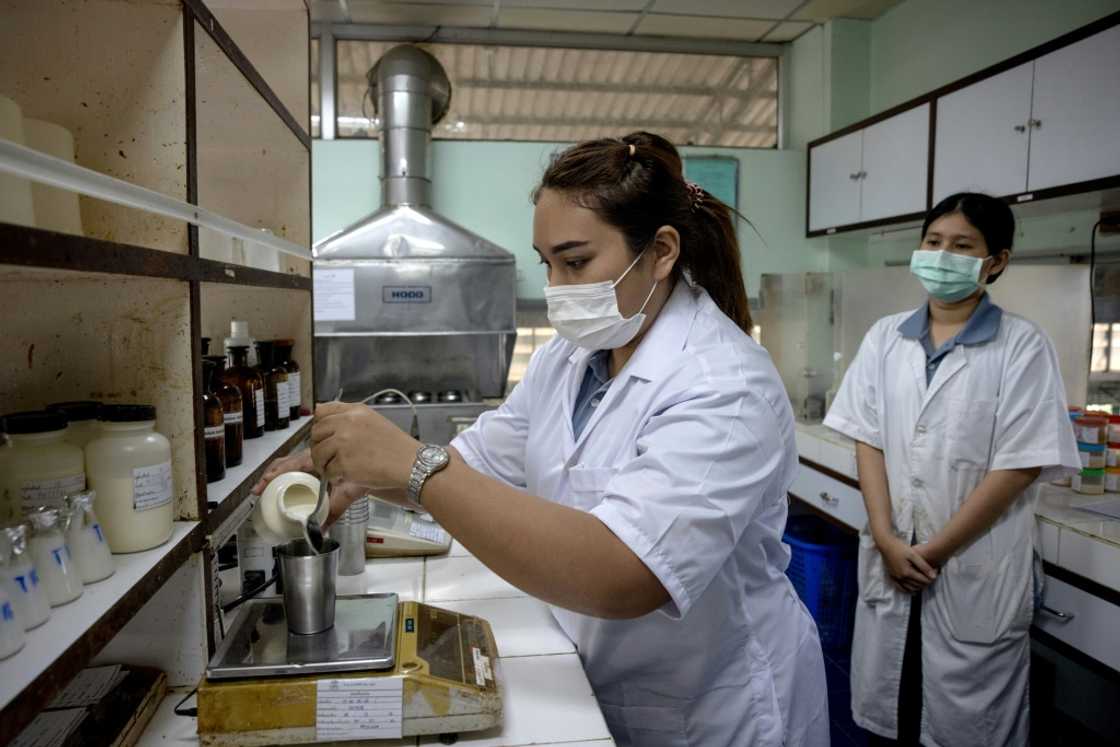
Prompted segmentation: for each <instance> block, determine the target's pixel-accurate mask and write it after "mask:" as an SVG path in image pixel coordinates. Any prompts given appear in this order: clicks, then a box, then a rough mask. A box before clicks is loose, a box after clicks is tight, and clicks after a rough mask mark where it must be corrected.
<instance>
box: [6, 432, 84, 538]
mask: <svg viewBox="0 0 1120 747" xmlns="http://www.w3.org/2000/svg"><path fill="white" fill-rule="evenodd" d="M3 427H4V432H5V433H6V434H7V435H8V443H7V444H5V445H4V446H2V447H0V496H2V498H3V500H2V501H0V521H12V520H15V519H18V518H19V517H20V516H21V515H22V513H23V511H24V509H26V508H30V507H32V506H61V505H62V500H63V498H64V497H65V496H67V495H69V494H70V493H77V492H80V491H82V490H85V488H86V474H85V469H84V464H83V461H82V450H81V449H79V448H78V447H77V446H74V445H73V444H69V443H66V440H65V437H66V416H65V415H63V414H62V413H60V412H46V411H45V410H37V411H32V412H18V413H12V414H10V415H5V416H4V420H3Z"/></svg>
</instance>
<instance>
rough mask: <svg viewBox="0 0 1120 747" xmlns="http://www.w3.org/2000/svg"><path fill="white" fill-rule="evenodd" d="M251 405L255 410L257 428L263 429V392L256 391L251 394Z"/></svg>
mask: <svg viewBox="0 0 1120 747" xmlns="http://www.w3.org/2000/svg"><path fill="white" fill-rule="evenodd" d="M253 403H254V404H255V405H256V408H257V427H258V428H263V427H264V392H263V391H261V390H260V389H257V390H256V391H254V392H253Z"/></svg>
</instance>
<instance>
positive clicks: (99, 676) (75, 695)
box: [47, 664, 127, 708]
mask: <svg viewBox="0 0 1120 747" xmlns="http://www.w3.org/2000/svg"><path fill="white" fill-rule="evenodd" d="M122 675H124V676H127V675H126V673H124V672H121V668H120V665H119V664H113V665H110V666H105V667H90V668H88V669H83V670H82V671H80V672H78V674H77V676H75V677H74V679H72V680H70V684H69V685H67V686H66V689H65V690H63V691H62V692H61V693H59V694H58V697H56V698H55V699H54V700H53V701H52V702H51V704H50V705H49V706H47V707H48V708H85V707H86V706H91V705H96V704H97V701H99V700H101V698H103V697H105V695H106V693H108V692H109V691H110V690H112V689H113V688H114V687H116V686H117V684H119V683H120V682H121V680H123V679H124V676H122Z"/></svg>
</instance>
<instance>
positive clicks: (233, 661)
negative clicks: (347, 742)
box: [198, 594, 502, 747]
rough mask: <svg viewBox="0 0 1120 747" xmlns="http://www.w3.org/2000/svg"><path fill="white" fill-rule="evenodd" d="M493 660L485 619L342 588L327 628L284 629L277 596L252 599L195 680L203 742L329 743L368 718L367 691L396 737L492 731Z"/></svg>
mask: <svg viewBox="0 0 1120 747" xmlns="http://www.w3.org/2000/svg"><path fill="white" fill-rule="evenodd" d="M497 658H498V650H497V646H496V644H495V643H494V636H493V633H492V632H491V630H490V624H489V623H487V622H486V621H485V620H482V619H480V618H477V617H471V616H469V615H462V614H459V613H457V612H451V611H449V610H443V609H439V608H438V607H430V606H428V605H426V604H420V603H418V602H403V603H400V604H398V601H397V595H396V594H366V595H358V596H339V597H338V598H337V600H336V604H335V623H334V627H333V628H331V629H329V630H327V631H324V632H323V633H318V634H316V635H296V634H292V633H289V632H288V625H287V621H286V620H285V618H284V606H283V604H282V602H280V601H279V600H276V599H254V600H250V601H249V602H247V603H245V605H244V608H243V609H242V610H241V613H240V614H239V615H238V618H237V621H236V623H235V624H234V626H233V628H232V629H231V630H230V633H229V635H228V636H227V637H226V638H225V640H223V641H222V643H221V645H220V646H219V647H218V650H217V652H216V653H215V654H214V657H213V659H211V661H210V665H209V667H208V668H207V670H206V678H205V679H204V680H203V681H202V684H201V685H199V688H198V734H199V739H200V741H201V743H202V744H203V745H208V746H210V747H235V746H236V747H251V746H252V745H272V744H307V743H315V742H323V741H334V740H336V739H338V738H339V737H338V735H339V734H340V733H343V732H345V730H346V729H351V730H352V729H356V728H360V727H361V725H362V724H363V723H366V722H367V721H368V720H370V719H372V718H374V717H373V716H371V715H370V709H371V708H373V705H372V704H373V703H374V700H375V698H376V700H377V703H378V704H379V705H378V707H379V708H383V711H382V712H380V713H381V715H378V716H377V718H383V717H384V718H387V719H388V722H389V723H388V728H397V729H398V733H399V736H403V737H410V736H418V735H423V734H441V735H442V734H454V733H457V732H468V731H479V730H482V729H489V728H491V727H494V726H498V725H499V724H500V723H501V720H502V699H501V693H500V692H499V689H498V683H497V680H496V679H495V672H494V665H495V663H496V662H497ZM393 681H399V683H400V684H399V686H397V685H395V684H394V682H393ZM375 690H376V693H377V694H376V696H374V695H367V694H366V693H373V692H374V691H375ZM383 691H384V692H383ZM340 694H342V695H343V696H345V697H341V698H340V697H339V695H340ZM339 704H341V706H340V705H339ZM386 704H388V705H386ZM398 705H399V708H398V707H397V706H398ZM340 709H341V710H340ZM385 714H387V716H385ZM340 729H341V730H343V731H340ZM345 733H347V734H354V733H356V732H352V731H351V732H345ZM386 736H390V735H386ZM393 736H395V735H393ZM344 738H354V737H353V736H350V737H344Z"/></svg>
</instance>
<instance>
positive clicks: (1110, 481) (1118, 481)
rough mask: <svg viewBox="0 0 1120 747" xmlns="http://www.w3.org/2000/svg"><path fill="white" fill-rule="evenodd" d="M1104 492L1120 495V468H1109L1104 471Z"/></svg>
mask: <svg viewBox="0 0 1120 747" xmlns="http://www.w3.org/2000/svg"><path fill="white" fill-rule="evenodd" d="M1104 490H1105V492H1106V493H1120V467H1109V468H1108V469H1106V470H1105V471H1104Z"/></svg>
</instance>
